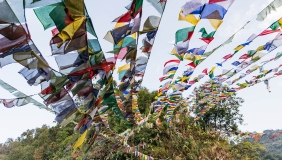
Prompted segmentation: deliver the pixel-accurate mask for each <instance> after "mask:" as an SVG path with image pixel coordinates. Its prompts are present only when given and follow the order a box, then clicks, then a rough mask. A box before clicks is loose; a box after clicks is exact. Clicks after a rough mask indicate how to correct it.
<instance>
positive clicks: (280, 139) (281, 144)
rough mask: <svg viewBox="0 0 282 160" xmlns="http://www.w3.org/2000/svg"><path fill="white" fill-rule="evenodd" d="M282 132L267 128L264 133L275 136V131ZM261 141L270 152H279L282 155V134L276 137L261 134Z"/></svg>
mask: <svg viewBox="0 0 282 160" xmlns="http://www.w3.org/2000/svg"><path fill="white" fill-rule="evenodd" d="M279 132H282V130H265V131H263V133H265V134H267V135H272V136H275V133H279ZM259 143H260V144H261V145H262V146H264V147H265V149H266V150H267V151H268V152H269V153H273V154H278V155H281V156H282V135H281V134H280V135H278V136H277V137H275V138H269V137H268V136H261V138H260V140H259Z"/></svg>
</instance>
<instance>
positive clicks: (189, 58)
mask: <svg viewBox="0 0 282 160" xmlns="http://www.w3.org/2000/svg"><path fill="white" fill-rule="evenodd" d="M184 59H186V60H189V61H193V57H192V56H191V55H190V54H185V56H184Z"/></svg>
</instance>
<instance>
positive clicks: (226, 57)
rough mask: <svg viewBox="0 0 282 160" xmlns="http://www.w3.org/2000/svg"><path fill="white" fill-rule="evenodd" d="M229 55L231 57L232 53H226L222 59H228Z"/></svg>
mask: <svg viewBox="0 0 282 160" xmlns="http://www.w3.org/2000/svg"><path fill="white" fill-rule="evenodd" d="M231 57H232V54H231V53H229V54H227V55H226V56H224V57H223V59H226V60H227V59H229V58H231Z"/></svg>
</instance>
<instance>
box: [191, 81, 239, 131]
mask: <svg viewBox="0 0 282 160" xmlns="http://www.w3.org/2000/svg"><path fill="white" fill-rule="evenodd" d="M210 86H211V87H210V88H209V90H210V91H213V92H214V91H215V93H213V92H210V95H205V94H203V89H202V88H195V91H196V93H197V95H196V99H195V100H194V105H195V109H194V110H193V113H194V114H195V115H196V116H197V117H199V120H198V124H199V125H200V126H201V128H202V129H203V130H207V129H213V130H216V131H226V132H235V131H237V130H238V124H242V123H243V115H242V114H240V113H239V112H240V110H239V107H240V106H241V103H243V102H244V100H243V99H242V98H240V97H237V95H236V93H233V94H230V93H229V95H228V96H227V94H228V93H227V91H228V90H230V89H229V88H228V87H226V86H221V85H213V84H210ZM224 91H225V92H224ZM220 94H221V95H222V94H223V95H226V96H225V97H223V98H219V95H220ZM207 97H208V100H207ZM211 100H214V101H215V102H212V101H211Z"/></svg>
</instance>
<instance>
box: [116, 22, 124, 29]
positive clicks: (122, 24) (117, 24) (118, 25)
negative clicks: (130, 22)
mask: <svg viewBox="0 0 282 160" xmlns="http://www.w3.org/2000/svg"><path fill="white" fill-rule="evenodd" d="M125 25H126V23H124V22H121V23H116V25H115V27H114V29H116V28H119V27H122V26H125Z"/></svg>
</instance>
